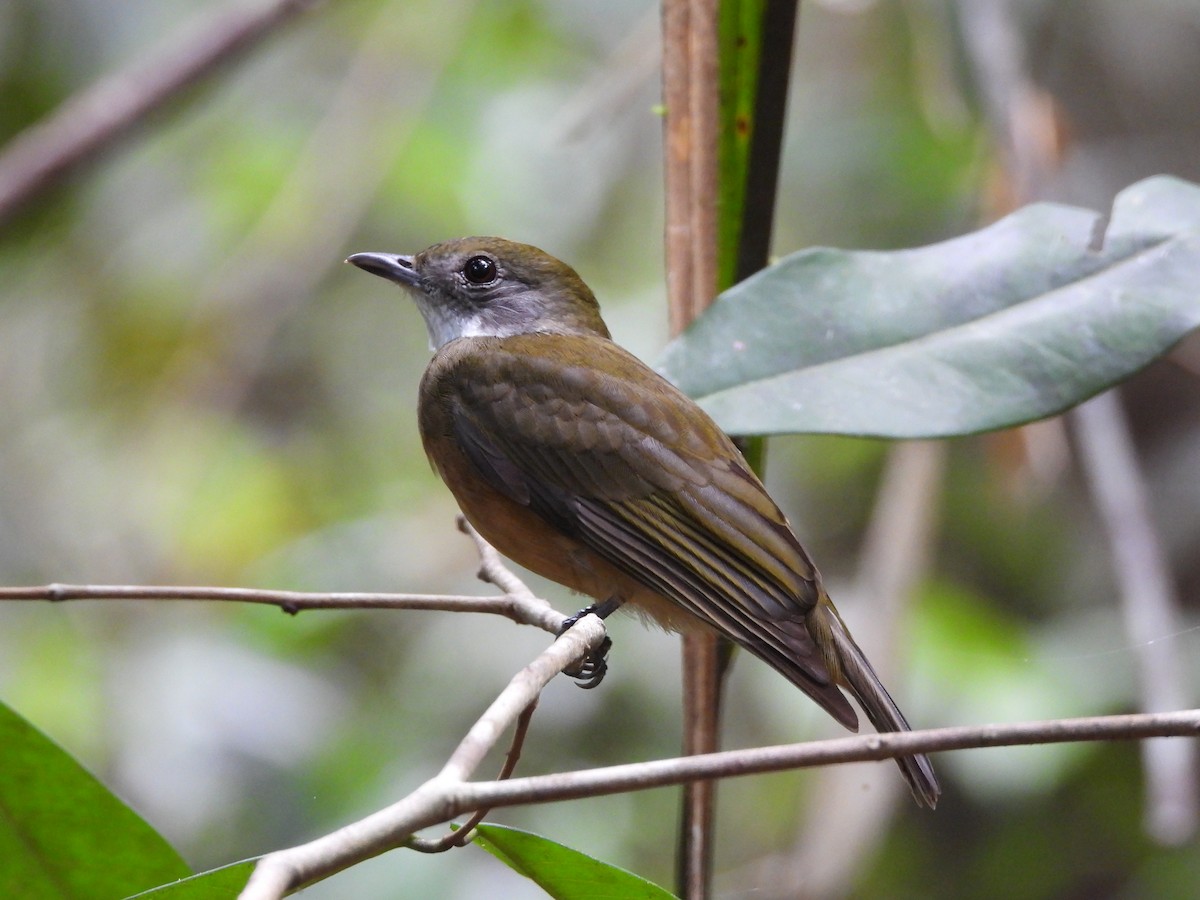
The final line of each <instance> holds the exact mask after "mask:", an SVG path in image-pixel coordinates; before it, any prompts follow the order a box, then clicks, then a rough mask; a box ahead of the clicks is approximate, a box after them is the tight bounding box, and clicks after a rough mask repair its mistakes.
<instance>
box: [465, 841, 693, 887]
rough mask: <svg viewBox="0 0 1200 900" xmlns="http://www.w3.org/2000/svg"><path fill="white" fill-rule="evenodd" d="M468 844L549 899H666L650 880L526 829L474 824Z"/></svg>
mask: <svg viewBox="0 0 1200 900" xmlns="http://www.w3.org/2000/svg"><path fill="white" fill-rule="evenodd" d="M473 843H474V844H476V845H477V846H479V847H481V848H483V849H484V850H486V851H487V852H488V853H490V854H492V855H493V856H494V857H496V859H498V860H500V861H501V862H502V863H504V864H505V865H506V866H508V867H509V868H510V869H512V870H513V871H514V872H519V873H520V874H522V875H524V876H525V877H526V878H528V879H530V880H531V881H533V882H534V883H535V884H537V885H538V887H540V888H542V889H543V890H544V891H545V892H546V893H547V894H549V895H550V896H551V897H554V898H555V900H671V897H672V896H673V895H672V894H669V893H668V892H667V891H665V890H663V889H662V888H660V887H659V886H658V885H656V884H654V883H653V882H651V881H647V880H646V879H644V878H642V877H640V876H638V875H634V874H633V873H632V872H627V871H625V870H624V869H618V868H617V867H616V866H610V865H609V864H608V863H603V862H600V861H599V860H595V859H592V858H591V857H590V856H587V855H585V854H583V853H580V852H579V851H578V850H572V849H571V848H570V847H564V846H563V845H562V844H559V843H555V842H554V841H551V840H548V839H547V838H544V837H541V836H539V835H536V834H530V833H529V832H528V831H520V830H518V829H516V828H508V827H506V826H503V825H480V826H479V828H478V829H477V831H476V837H475V840H474V841H473Z"/></svg>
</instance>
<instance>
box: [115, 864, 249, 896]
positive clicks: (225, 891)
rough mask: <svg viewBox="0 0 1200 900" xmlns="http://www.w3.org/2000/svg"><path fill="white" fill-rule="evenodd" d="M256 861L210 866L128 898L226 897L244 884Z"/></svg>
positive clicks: (233, 894) (239, 890) (235, 892)
mask: <svg viewBox="0 0 1200 900" xmlns="http://www.w3.org/2000/svg"><path fill="white" fill-rule="evenodd" d="M257 863H258V860H257V859H247V860H243V861H242V862H236V863H230V864H229V865H227V866H221V868H219V869H210V870H209V871H207V872H201V873H200V874H199V875H193V876H191V877H190V878H183V879H181V880H179V881H173V882H171V883H170V884H164V885H162V886H161V887H156V888H151V889H150V890H148V891H143V892H142V893H140V894H135V895H134V896H133V897H129V898H127V900H229V898H230V897H236V896H237V895H238V894H239V893H240V892H241V890H242V888H244V887H245V886H246V882H247V881H249V880H250V875H251V873H252V872H253V871H254V866H255V865H256V864H257Z"/></svg>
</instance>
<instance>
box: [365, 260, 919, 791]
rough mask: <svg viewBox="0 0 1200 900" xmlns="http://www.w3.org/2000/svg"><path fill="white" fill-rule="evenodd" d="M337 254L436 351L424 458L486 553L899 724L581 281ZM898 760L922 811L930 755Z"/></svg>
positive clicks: (688, 408)
mask: <svg viewBox="0 0 1200 900" xmlns="http://www.w3.org/2000/svg"><path fill="white" fill-rule="evenodd" d="M347 262H350V263H353V264H354V265H356V266H358V267H359V268H362V269H365V270H366V271H368V272H371V273H372V274H374V275H379V276H382V277H383V278H386V279H388V280H389V281H394V282H395V283H396V284H398V285H400V286H401V287H403V288H405V289H407V290H408V292H409V293H410V294H411V295H412V296H413V298H414V299H415V300H416V303H417V307H418V308H419V309H420V311H421V314H422V316H423V317H424V319H425V324H426V325H427V326H428V329H429V337H430V343H431V345H432V348H433V349H434V351H435V354H434V357H433V360H432V361H431V362H430V364H429V368H428V369H427V370H426V371H425V375H424V377H423V378H422V379H421V387H420V401H419V422H420V431H421V438H422V441H423V442H424V446H425V452H426V453H427V454H428V455H429V459H430V461H431V462H432V464H433V467H434V468H435V469H436V470H437V472H438V474H439V475H440V476H441V477H442V479H443V480H444V481H445V483H446V485H447V486H448V487H449V488H450V490H451V492H453V494H454V496H455V498H456V499H457V500H458V503H459V506H460V507H461V508H462V511H463V514H464V515H465V516H466V518H467V520H468V521H469V522H470V523H471V524H472V525H473V526H474V527H475V528H476V529H477V530H478V531H479V533H480V534H482V535H483V536H484V537H485V538H486V539H487V540H488V541H489V542H490V543H491V544H492V545H493V546H494V547H495V548H496V549H497V550H499V551H500V552H501V553H503V554H504V555H505V556H508V557H509V558H511V559H513V560H515V561H516V562H518V563H520V564H521V565H523V566H525V567H526V568H529V569H531V570H533V571H534V572H537V573H539V574H541V575H544V576H545V577H547V578H550V579H552V580H554V581H557V582H559V583H560V584H564V585H566V586H567V587H569V588H572V589H574V590H576V591H580V592H582V593H584V594H587V595H588V596H590V597H593V598H595V599H596V600H597V601H600V602H599V603H598V604H597V605H596V606H594V607H589V609H588V610H587V611H595V612H597V613H598V614H600V615H602V616H603V615H607V614H608V613H610V612H612V611H613V610H614V609H616V608H617V607H619V606H621V605H624V604H628V605H629V606H630V607H633V608H635V609H636V610H637V611H639V612H641V613H642V614H643V615H645V616H646V617H648V618H650V619H651V620H653V621H655V622H657V623H659V624H660V625H662V626H664V627H666V628H668V629H671V630H676V631H681V630H685V629H688V628H693V627H697V626H699V627H703V626H708V627H710V628H714V629H716V630H717V631H718V632H720V633H721V634H723V635H725V636H726V637H728V638H730V639H732V640H733V641H735V642H736V643H738V644H740V645H741V646H742V647H745V648H746V649H747V650H749V651H750V652H751V653H753V654H754V655H755V656H757V657H759V658H760V659H762V660H764V661H765V662H767V663H768V664H769V665H771V666H773V667H774V668H775V669H776V670H778V671H779V672H780V673H782V674H783V675H784V676H785V677H786V678H787V679H788V680H789V681H791V682H792V683H793V684H795V685H796V686H797V687H799V688H800V689H801V690H803V691H804V692H805V693H806V694H808V695H809V696H810V697H812V698H813V699H814V700H815V701H816V702H817V703H819V704H820V705H821V706H822V707H823V708H824V709H825V710H826V711H827V712H828V713H829V714H830V715H832V716H833V717H834V718H835V719H837V720H838V721H839V722H840V723H841V724H842V725H844V726H845V727H846V728H849V729H852V730H857V728H858V717H857V716H856V715H855V712H854V710H853V708H852V707H851V706H850V703H849V702H848V701H847V699H846V697H845V695H844V694H842V692H841V690H839V687H841V688H845V689H847V690H848V691H849V692H850V693H851V694H852V695H853V696H854V698H855V699H856V700H857V701H858V703H859V704H860V705H861V706H862V708H863V709H864V710H865V711H866V713H867V716H868V718H870V720H871V723H872V724H873V725H874V726H875V728H876V729H877V730H878V731H906V730H908V727H909V726H908V723H907V722H906V721H905V719H904V716H903V714H902V713H901V712H900V709H899V708H898V707H897V706H896V704H895V702H894V701H893V700H892V698H891V696H889V695H888V692H887V690H886V689H885V688H884V686H883V685H882V684H881V683H880V681H879V678H878V676H876V674H875V671H874V670H873V669H872V668H871V664H870V663H869V662H868V661H867V658H866V657H865V656H864V655H863V652H862V651H861V650H860V649H859V648H858V645H857V644H855V643H854V639H853V638H852V637H851V636H850V632H849V630H847V628H846V626H845V624H844V623H843V622H842V619H841V617H840V616H839V615H838V612H837V610H836V609H835V608H834V606H833V603H832V601H830V599H829V595H828V594H827V593H826V592H825V588H824V587H823V586H822V584H821V577H820V575H819V574H818V573H817V569H816V567H815V566H814V565H813V563H812V560H810V559H809V557H808V554H807V553H806V552H805V551H804V548H803V547H802V546H801V545H800V541H799V540H798V539H797V538H796V535H795V534H794V533H793V532H792V529H791V526H790V525H789V524H788V521H787V519H786V518H785V517H784V515H783V513H782V512H780V510H779V507H777V506H776V505H775V503H774V502H773V501H772V500H771V498H770V496H768V494H767V491H766V489H765V488H764V487H763V485H762V482H760V481H759V480H758V478H757V477H756V476H755V474H754V473H753V472H752V471H751V469H750V467H749V465H748V464H747V463H746V461H745V459H743V457H742V455H741V453H739V452H738V449H737V448H736V447H735V446H734V444H733V442H732V441H731V440H730V439H729V438H728V437H727V436H726V435H725V433H724V432H722V431H721V429H720V428H719V427H718V426H717V425H716V423H715V422H713V421H712V419H711V418H709V416H708V415H707V414H706V413H705V412H704V411H703V410H701V409H700V407H699V406H697V405H696V404H695V403H694V402H693V401H692V400H691V399H689V398H688V397H687V396H685V395H684V394H683V393H682V392H681V391H679V390H678V389H676V388H675V387H674V386H673V385H671V384H670V383H669V382H668V381H666V380H665V379H664V378H662V377H661V376H660V375H658V374H657V373H656V372H654V370H652V369H651V368H649V367H648V366H646V365H645V364H643V363H642V362H640V361H639V360H638V359H636V358H635V357H634V356H633V355H631V354H630V353H628V352H627V351H625V350H623V349H622V348H621V347H619V346H617V345H616V344H615V343H613V341H612V340H611V338H610V335H609V332H608V328H607V327H606V326H605V324H604V321H603V319H601V318H600V308H599V306H598V304H597V303H596V298H595V297H594V296H593V295H592V292H591V290H589V289H588V286H587V285H586V284H584V283H583V280H582V279H580V277H579V276H578V275H577V274H576V273H575V271H574V270H573V269H571V268H570V267H569V266H567V265H566V264H565V263H562V262H560V261H559V260H557V259H555V258H554V257H552V256H550V255H549V254H547V253H544V252H543V251H541V250H539V249H537V248H536V247H531V246H529V245H527V244H517V243H513V242H512V241H507V240H503V239H501V238H495V237H470V238H463V239H461V240H453V241H446V242H445V243H440V244H435V245H434V246H432V247H429V248H428V249H426V250H423V251H422V252H420V253H418V254H416V255H415V256H405V255H399V254H392V253H356V254H354V255H353V256H351V257H350V258H349V259H348V260H347ZM585 612H586V611H585ZM596 674H598V675H602V674H603V663H602V661H601V662H600V666H599V668H598V669H597V670H596ZM897 762H898V763H899V765H900V770H901V771H902V772H903V773H904V777H905V778H906V779H907V781H908V783H909V785H910V787H911V788H912V792H913V795H914V796H915V797H916V799H917V802H918V803H921V804H924V805H926V806H929V807H933V806H934V805H935V804H936V802H937V798H938V795H939V793H940V788H939V786H938V782H937V778H936V776H935V775H934V773H933V768H932V766H931V765H930V763H929V760H928V759H927V758H926V757H924V756H910V757H902V758H899V759H897Z"/></svg>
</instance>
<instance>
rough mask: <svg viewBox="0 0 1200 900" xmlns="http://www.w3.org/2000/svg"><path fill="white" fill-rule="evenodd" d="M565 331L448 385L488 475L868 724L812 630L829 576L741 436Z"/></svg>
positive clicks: (648, 373)
mask: <svg viewBox="0 0 1200 900" xmlns="http://www.w3.org/2000/svg"><path fill="white" fill-rule="evenodd" d="M554 337H555V336H553V335H537V336H536V337H532V336H518V337H513V338H506V339H504V340H501V341H497V342H495V343H490V344H488V345H487V347H486V348H480V349H479V350H478V351H477V352H480V353H486V354H487V358H486V365H478V362H479V361H478V360H475V361H474V362H475V363H476V364H475V365H471V362H472V361H471V360H470V359H469V358H464V359H460V360H459V361H458V366H457V367H456V368H457V371H453V372H447V373H444V377H442V378H440V379H439V383H438V386H437V390H438V391H439V392H440V395H441V396H443V397H444V400H443V402H444V403H446V405H447V406H448V407H449V408H450V411H451V414H450V417H449V418H450V422H451V427H452V429H453V435H452V436H453V437H454V438H455V439H456V441H457V442H458V444H459V446H461V447H462V448H463V450H464V452H465V453H466V454H467V456H468V458H469V459H470V460H471V461H472V463H473V464H474V465H475V467H476V468H477V469H478V470H479V472H480V474H481V475H482V476H483V477H484V478H485V479H486V480H487V481H488V482H489V483H490V484H491V485H492V486H493V487H495V488H496V489H497V490H499V491H501V492H502V493H503V494H505V495H506V496H508V497H509V498H511V499H512V500H514V501H516V502H518V503H520V504H522V505H524V506H527V507H529V508H531V509H532V510H533V511H535V512H536V513H538V514H539V515H541V516H542V517H543V518H545V519H546V520H547V521H549V522H550V523H552V524H553V525H554V526H555V527H557V528H558V529H560V530H561V531H563V532H565V533H567V534H569V535H571V536H573V537H574V538H576V539H577V540H579V541H580V542H582V543H583V544H584V545H585V546H587V547H588V548H590V549H591V550H592V551H594V552H595V553H597V554H598V555H600V556H601V557H603V558H604V559H606V560H607V561H608V562H610V563H611V564H612V565H614V566H616V567H617V568H618V569H620V570H621V571H623V572H625V573H626V574H628V575H629V576H631V577H632V578H634V579H636V580H637V581H639V582H641V583H642V584H645V585H646V586H647V587H649V588H651V589H652V590H654V591H655V592H656V593H659V594H661V595H662V596H664V597H666V598H667V599H669V600H672V601H674V602H675V603H677V604H679V605H680V606H681V607H682V608H684V609H685V610H687V611H688V612H690V613H692V614H693V615H695V616H697V617H699V618H700V619H702V620H704V621H707V622H708V623H710V624H711V625H713V626H715V627H717V628H718V629H719V630H721V631H722V632H724V633H726V634H727V635H729V636H730V637H731V638H733V639H734V640H736V641H737V642H738V643H740V644H742V645H743V646H745V647H746V648H747V649H749V650H750V651H751V652H753V653H755V654H756V655H758V656H760V657H762V658H763V659H764V660H765V661H767V662H768V663H770V664H771V665H772V666H774V667H775V668H777V669H779V670H780V671H781V672H782V673H783V674H784V675H786V676H787V677H788V678H789V679H790V680H792V681H793V682H794V683H796V684H797V685H798V686H800V687H801V688H802V689H804V690H806V691H807V692H808V693H809V694H810V695H811V696H813V697H814V699H816V700H817V701H818V702H819V703H821V705H822V706H824V707H825V708H826V709H827V710H828V711H829V712H830V713H832V714H833V715H834V716H835V717H836V718H837V719H839V721H841V722H843V724H846V725H848V726H849V727H854V725H855V717H854V713H853V711H852V710H851V709H850V707H849V705H848V704H847V702H846V700H845V698H844V697H843V696H842V694H841V692H840V691H838V689H837V688H836V687H835V686H834V685H833V684H832V679H831V678H830V673H829V671H828V669H827V668H826V666H825V663H824V662H823V660H822V658H821V654H820V653H819V652H817V650H816V646H815V644H814V643H813V640H812V638H811V636H810V635H809V633H808V630H807V627H806V626H805V616H806V614H807V613H809V612H810V611H811V610H812V609H813V608H814V606H815V605H816V604H817V602H818V601H819V599H820V588H819V585H818V584H817V576H816V572H815V569H814V568H813V565H812V563H811V561H810V560H809V559H808V557H807V555H806V554H805V553H804V550H803V549H802V548H801V547H800V544H799V542H798V541H797V540H796V538H795V536H794V535H793V534H792V531H791V529H790V527H789V526H788V524H787V521H786V519H785V517H784V516H783V514H782V513H781V512H780V511H779V509H778V507H776V505H775V504H774V502H772V501H771V499H770V497H769V496H768V495H767V493H766V491H765V490H764V489H763V487H762V485H761V483H760V482H759V481H758V479H757V478H755V477H754V475H753V474H752V473H751V472H750V471H749V469H748V468H747V466H746V464H745V461H744V460H743V459H742V457H741V455H740V453H738V451H737V449H736V448H735V447H734V446H733V444H732V442H731V441H729V439H728V438H727V437H726V436H725V435H724V434H723V433H721V432H720V430H719V429H718V428H717V426H716V425H715V424H713V423H712V422H711V421H710V420H708V418H707V417H706V416H704V414H703V413H701V412H700V411H699V410H698V409H697V408H696V407H695V406H694V404H692V403H691V401H689V400H687V399H686V398H684V397H683V396H682V395H680V394H678V393H677V392H676V391H675V389H674V388H673V387H671V386H670V385H669V384H667V382H665V381H663V380H662V379H661V378H660V377H659V376H658V375H657V374H655V373H654V372H653V371H652V370H650V369H648V368H646V367H645V366H644V365H643V364H642V363H640V362H639V361H637V360H636V359H635V358H634V357H633V356H631V355H629V354H628V353H626V352H625V351H623V350H621V349H620V348H619V347H617V345H615V344H612V343H611V342H608V341H604V340H600V339H595V340H587V341H585V342H582V343H584V344H586V346H585V347H581V346H580V343H581V342H580V340H579V339H578V338H574V339H566V338H564V339H562V340H561V341H558V340H555V339H554ZM480 371H482V372H486V373H487V376H488V377H487V379H486V380H483V379H481V378H479V377H477V376H476V377H473V376H472V375H471V374H470V373H471V372H480ZM447 394H449V396H445V395H447Z"/></svg>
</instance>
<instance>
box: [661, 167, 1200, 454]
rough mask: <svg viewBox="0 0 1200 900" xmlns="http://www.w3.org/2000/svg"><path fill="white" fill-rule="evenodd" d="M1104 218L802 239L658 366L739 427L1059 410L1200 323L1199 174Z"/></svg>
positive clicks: (1047, 217) (1046, 208) (850, 424)
mask: <svg viewBox="0 0 1200 900" xmlns="http://www.w3.org/2000/svg"><path fill="white" fill-rule="evenodd" d="M1097 226H1098V218H1097V216H1096V214H1095V213H1093V212H1090V211H1088V210H1083V209H1078V208H1074V207H1067V206H1059V205H1050V204H1044V205H1036V206H1030V207H1027V208H1025V209H1022V210H1020V211H1018V212H1016V213H1014V214H1013V215H1011V216H1009V217H1007V218H1005V219H1003V220H1001V221H999V222H997V223H995V224H994V225H992V226H990V227H988V228H985V229H983V230H982V231H978V232H975V233H973V234H969V235H966V236H964V237H960V238H956V239H954V240H950V241H946V242H944V243H940V244H934V245H932V246H929V247H922V248H919V249H916V250H904V251H896V252H886V253H885V252H866V251H853V252H852V251H842V250H829V249H814V250H806V251H803V252H800V253H796V254H794V255H792V256H789V257H787V258H786V259H784V260H782V261H781V262H779V263H778V264H777V265H774V266H772V267H771V268H769V269H766V270H764V271H762V272H760V273H759V274H757V275H755V276H753V277H751V278H748V279H746V280H745V281H743V282H741V283H740V284H738V285H735V286H734V287H732V288H730V289H729V290H728V291H726V292H725V293H723V294H722V295H721V296H720V297H719V298H718V300H717V302H716V303H715V304H714V305H713V306H712V307H711V308H710V309H709V310H708V311H707V312H706V313H705V314H704V315H703V316H702V317H701V318H700V319H699V320H697V322H696V323H695V325H694V326H693V327H692V328H690V329H689V330H688V331H687V332H686V333H685V334H684V335H682V336H681V337H680V338H678V339H676V340H675V341H674V342H672V343H671V344H670V345H669V346H668V347H667V350H666V352H665V354H664V356H663V358H662V360H661V361H660V368H661V370H662V371H663V372H664V374H666V375H667V377H668V378H671V379H672V380H673V381H675V382H676V383H677V384H678V385H679V386H680V387H681V388H682V389H683V390H684V391H686V392H687V393H688V394H690V395H691V396H693V397H695V398H696V399H697V400H698V401H699V403H700V405H701V406H703V407H704V408H705V409H706V410H708V412H709V413H711V414H712V415H713V417H714V418H715V419H716V420H717V422H718V423H720V424H721V426H722V427H724V428H725V429H726V430H727V431H729V432H731V433H734V434H779V433H788V432H821V433H829V434H853V435H868V436H877V437H890V438H915V437H948V436H952V435H961V434H971V433H975V432H980V431H987V430H990V429H995V428H1004V427H1008V426H1011V425H1018V424H1021V423H1023V422H1028V421H1031V420H1033V419H1038V418H1042V417H1044V416H1049V415H1053V414H1055V413H1059V412H1062V411H1063V410H1065V409H1067V408H1068V407H1070V406H1073V405H1075V404H1077V403H1080V402H1081V401H1083V400H1085V399H1087V398H1088V397H1090V396H1092V395H1094V394H1096V393H1099V392H1100V391H1102V390H1104V389H1105V388H1108V387H1111V386H1112V385H1114V384H1116V383H1118V382H1120V381H1122V380H1123V379H1125V378H1128V377H1129V376H1130V375H1132V374H1133V373H1134V372H1136V371H1137V370H1138V369H1140V368H1142V367H1144V366H1145V365H1147V364H1148V363H1150V362H1151V361H1153V360H1154V359H1155V358H1156V357H1158V356H1160V355H1162V354H1163V353H1165V352H1166V351H1167V350H1168V349H1170V347H1171V346H1172V345H1174V344H1175V343H1176V342H1177V341H1179V340H1180V338H1182V337H1183V336H1184V335H1185V334H1187V332H1189V331H1190V330H1192V329H1194V328H1196V327H1197V326H1200V290H1197V285H1198V284H1200V187H1196V186H1195V185H1191V184H1188V183H1186V182H1183V181H1179V180H1177V179H1173V178H1168V177H1157V178H1151V179H1147V180H1146V181H1142V182H1139V183H1137V184H1135V185H1133V186H1132V187H1129V188H1127V189H1126V190H1124V191H1123V192H1121V194H1120V195H1119V196H1118V197H1117V199H1116V202H1115V203H1114V206H1113V213H1112V220H1111V223H1110V224H1109V226H1108V229H1107V232H1106V233H1103V232H1101V231H1100V229H1099V228H1098V227H1097ZM1100 236H1102V237H1103V244H1102V246H1100V247H1099V248H1098V249H1097V248H1095V247H1093V244H1096V243H1098V240H1097V239H1098V237H1100Z"/></svg>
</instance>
